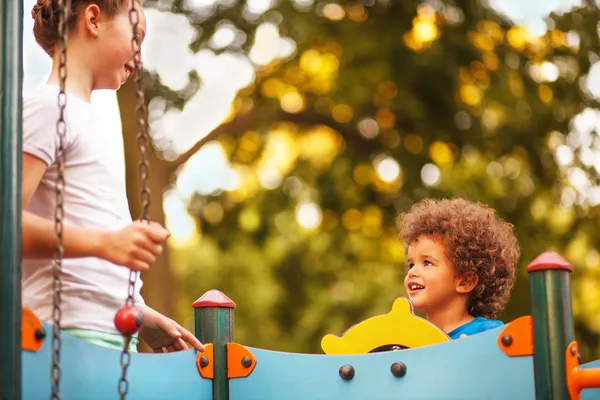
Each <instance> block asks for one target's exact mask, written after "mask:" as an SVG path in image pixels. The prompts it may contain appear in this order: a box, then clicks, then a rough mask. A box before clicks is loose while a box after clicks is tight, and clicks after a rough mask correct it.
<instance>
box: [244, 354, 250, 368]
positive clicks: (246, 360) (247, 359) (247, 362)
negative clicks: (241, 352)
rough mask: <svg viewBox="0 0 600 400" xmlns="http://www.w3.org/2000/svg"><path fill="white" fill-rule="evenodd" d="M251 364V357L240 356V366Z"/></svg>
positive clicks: (247, 366)
mask: <svg viewBox="0 0 600 400" xmlns="http://www.w3.org/2000/svg"><path fill="white" fill-rule="evenodd" d="M251 366H252V359H251V358H250V357H248V356H244V357H242V367H244V368H250V367H251Z"/></svg>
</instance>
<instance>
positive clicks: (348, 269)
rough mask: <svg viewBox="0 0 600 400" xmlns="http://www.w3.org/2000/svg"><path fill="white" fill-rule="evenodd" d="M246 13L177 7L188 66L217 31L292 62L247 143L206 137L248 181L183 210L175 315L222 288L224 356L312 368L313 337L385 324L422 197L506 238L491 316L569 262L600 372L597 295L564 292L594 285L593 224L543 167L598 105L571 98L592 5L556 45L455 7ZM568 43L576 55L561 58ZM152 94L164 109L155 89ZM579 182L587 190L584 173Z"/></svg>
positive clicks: (391, 4) (268, 72)
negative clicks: (503, 275)
mask: <svg viewBox="0 0 600 400" xmlns="http://www.w3.org/2000/svg"><path fill="white" fill-rule="evenodd" d="M148 3H150V5H151V4H152V2H148ZM222 3H224V2H222ZM298 3H300V2H298ZM244 4H245V2H238V1H229V2H227V5H223V4H221V5H219V6H215V7H214V8H213V9H211V10H209V11H207V12H205V13H204V14H199V13H198V12H192V11H189V10H185V9H183V8H182V6H181V3H180V2H173V11H175V12H177V13H184V14H187V15H189V16H190V19H191V20H192V21H195V23H196V25H195V26H196V27H197V28H198V32H199V35H198V39H197V40H196V41H195V42H194V43H192V44H191V46H192V49H194V50H197V49H199V48H203V47H208V39H209V38H210V37H211V35H212V34H213V33H214V31H215V29H217V27H218V26H219V23H222V22H223V21H225V20H227V21H229V22H230V23H232V24H233V25H235V26H236V27H237V29H240V30H242V31H243V32H244V33H245V34H246V36H247V38H248V40H247V41H246V42H245V44H244V45H243V46H241V47H240V48H239V49H235V50H231V49H229V50H230V51H239V52H243V53H244V54H248V52H249V51H250V48H251V45H252V42H253V40H250V39H251V38H254V36H255V32H256V29H257V27H258V26H260V24H261V23H264V22H269V21H276V23H277V28H278V30H279V34H280V35H281V36H282V37H289V38H291V39H293V40H294V41H295V43H296V51H295V52H294V53H293V54H292V55H291V56H290V57H289V58H287V59H285V60H275V61H272V62H271V63H270V64H268V65H267V66H264V67H257V69H256V73H257V78H256V81H255V83H254V84H253V85H252V86H251V87H250V88H247V89H245V90H244V91H242V92H241V93H240V94H239V98H238V101H237V102H236V104H237V107H236V114H235V116H234V119H236V118H237V119H241V118H245V119H246V121H245V123H244V129H242V130H239V129H238V130H232V131H226V133H225V134H223V135H221V136H220V137H219V138H218V139H217V140H218V141H219V143H221V144H222V146H223V147H224V149H226V151H227V154H228V155H229V157H230V161H231V163H232V165H233V166H234V167H236V168H239V169H242V170H243V171H246V172H245V174H242V175H241V176H242V177H243V178H244V183H243V184H242V186H243V187H242V188H238V189H236V190H234V191H232V192H219V193H215V194H213V195H210V196H204V197H200V196H198V198H196V199H195V200H194V204H200V206H199V207H196V206H194V207H191V208H190V210H193V211H192V212H194V213H195V215H196V216H197V218H198V226H199V228H200V230H201V232H202V233H201V238H200V240H199V241H198V242H197V243H196V244H194V245H193V246H192V245H190V246H188V247H185V248H182V249H178V250H176V251H175V252H174V256H173V257H174V264H175V265H177V267H178V271H179V278H180V281H181V285H182V289H183V292H182V297H184V298H185V299H186V302H187V301H188V300H189V302H191V301H192V300H193V298H195V297H198V296H199V295H200V294H202V293H203V292H204V291H206V290H208V289H211V288H218V289H220V290H222V291H223V292H225V293H226V294H227V295H228V296H230V297H231V298H232V299H233V300H234V301H235V302H236V303H237V305H238V308H237V310H236V329H237V330H236V335H237V337H236V340H238V341H240V342H244V343H247V344H249V345H252V346H260V347H265V348H270V349H278V350H288V351H307V352H318V351H320V350H319V349H320V346H319V342H320V338H321V337H322V336H323V335H324V334H326V333H329V332H332V333H336V334H341V333H342V332H343V331H344V330H345V329H346V328H348V327H349V326H351V325H352V324H354V323H356V322H358V321H360V320H362V319H364V318H366V317H368V316H371V315H374V314H376V313H383V312H387V311H388V310H389V309H390V307H391V304H392V302H393V300H394V299H395V298H396V297H398V296H402V295H403V294H404V291H403V287H402V281H403V273H404V266H403V261H404V255H403V245H402V244H401V243H398V242H397V241H396V228H395V219H396V216H397V214H398V212H400V211H402V210H405V209H406V208H407V207H409V206H410V205H411V204H412V203H414V202H415V201H417V200H419V199H421V198H424V197H428V196H436V197H439V196H462V197H466V198H469V199H471V200H476V201H482V202H484V203H487V204H489V205H491V206H493V207H494V208H495V209H496V210H497V211H498V213H499V215H501V216H502V217H503V218H505V219H507V220H508V221H510V222H512V223H513V224H514V225H515V228H516V232H517V235H518V238H519V242H520V244H521V247H522V253H523V256H522V260H521V263H520V274H519V280H518V283H517V285H516V287H515V289H514V291H513V295H512V299H511V302H510V303H509V305H508V307H507V309H506V311H505V313H504V314H503V315H502V317H503V318H504V319H505V320H510V319H513V318H515V317H517V316H519V315H523V314H528V313H529V291H528V282H527V274H526V272H525V268H524V267H525V266H526V265H527V263H528V262H530V261H531V260H533V258H535V257H536V256H537V255H538V254H539V253H541V252H542V251H544V250H546V249H554V250H556V251H558V252H559V253H561V254H563V255H566V256H567V257H569V258H570V259H571V261H572V262H573V263H574V266H575V272H574V273H573V281H574V283H573V287H574V294H573V299H574V300H573V301H574V307H575V314H576V318H577V321H576V329H577V334H578V338H579V340H581V341H582V346H583V350H584V352H585V353H584V355H586V356H588V357H589V356H594V357H598V355H599V354H600V353H599V350H600V349H599V348H598V332H599V331H600V326H598V325H597V324H596V325H593V324H592V323H591V322H590V321H592V315H593V314H595V313H597V312H598V311H600V294H599V293H596V294H594V295H593V296H592V295H590V294H589V293H583V292H582V291H580V290H579V289H578V288H580V287H587V286H585V285H584V284H583V283H582V282H588V283H589V282H594V281H595V282H597V281H598V279H599V276H598V273H597V272H595V271H594V270H593V269H587V268H585V265H586V264H588V265H589V264H590V263H592V264H593V265H591V266H593V267H598V266H600V262H599V261H598V257H597V255H596V256H595V257H596V258H594V254H597V253H594V251H593V249H594V248H598V245H599V244H600V243H599V242H598V238H599V237H600V235H599V234H598V233H599V228H598V226H599V225H598V223H597V221H598V208H597V207H592V206H588V205H585V204H579V205H578V204H575V205H571V204H567V205H561V196H563V193H564V191H565V188H569V187H570V183H569V182H568V180H567V179H566V178H565V173H564V170H563V169H561V168H559V167H558V165H557V163H556V160H555V157H554V153H553V151H554V150H555V148H556V145H555V144H553V143H554V142H556V141H557V140H558V141H561V140H564V135H566V134H568V133H569V132H570V131H571V127H570V125H569V123H570V121H571V119H572V118H573V117H574V116H575V115H576V114H578V113H579V112H581V111H582V110H583V108H585V107H595V106H596V103H595V101H594V100H592V99H591V98H590V97H589V96H588V95H587V94H586V93H585V91H584V90H580V88H579V86H578V85H579V84H578V82H579V80H580V79H581V78H582V77H584V76H585V75H586V74H587V73H588V71H589V68H590V65H591V62H590V56H589V54H591V53H597V52H598V51H599V50H600V45H599V42H598V35H597V32H596V23H597V20H598V16H599V15H598V10H597V9H596V8H595V7H590V8H587V9H579V10H574V11H573V12H571V13H568V14H565V15H562V16H553V17H552V20H553V21H554V24H555V29H554V30H553V31H551V32H549V33H548V34H547V35H546V36H543V37H541V38H538V39H532V38H528V37H527V34H526V32H525V31H523V30H522V29H519V28H517V27H514V26H512V25H511V24H510V23H509V22H508V21H506V20H504V19H502V18H501V17H500V16H498V15H497V14H495V13H494V12H493V10H490V9H488V8H486V7H484V6H482V5H481V4H479V3H477V2H474V1H466V0H462V1H458V0H457V1H438V2H431V4H437V5H438V6H439V7H438V8H437V9H436V10H433V9H432V8H426V7H425V6H424V5H423V4H421V2H420V1H415V0H410V1H408V0H407V1H385V0H371V1H360V2H356V1H342V2H338V3H331V4H333V6H332V5H331V4H330V5H329V6H326V5H325V3H322V2H315V4H314V5H311V6H308V7H304V8H302V7H299V6H295V5H294V4H296V3H294V2H293V1H284V0H282V1H279V2H277V3H276V5H275V6H274V7H273V8H272V9H271V10H270V11H268V12H267V13H265V14H264V15H262V16H260V17H258V18H257V19H255V20H251V19H250V20H249V19H245V18H244V15H245V14H244ZM326 7H330V8H329V9H328V11H327V10H326ZM417 10H419V11H417ZM336 12H337V13H338V14H336ZM340 12H342V13H343V17H342V18H341V19H339V18H338V17H339V15H340V14H339V13H340ZM327 16H329V18H327ZM569 31H572V33H571V35H573V34H574V33H577V35H578V37H579V39H580V40H579V44H575V45H574V44H569V43H568V40H567V32H569ZM227 50H228V49H225V50H221V51H227ZM543 61H551V62H554V63H556V65H559V67H560V68H559V70H560V74H559V76H558V78H557V79H556V80H549V81H540V79H539V78H536V77H535V74H533V73H532V68H534V66H535V65H538V64H539V63H541V62H543ZM561 66H562V67H561ZM534 78H536V79H534ZM290 94H291V95H290ZM155 95H161V96H163V97H165V98H166V99H167V100H168V99H177V98H178V97H177V96H173V93H172V92H170V91H169V90H168V88H165V87H162V86H160V85H158V86H156V87H155ZM286 96H287V97H286ZM168 101H169V100H168ZM171 104H173V106H177V104H178V103H177V101H176V100H173V101H172V102H171ZM365 121H366V122H365ZM553 138H554V139H553ZM595 140H596V141H598V140H599V139H598V138H597V137H596V138H595ZM270 146H275V147H274V148H275V149H279V150H275V151H274V152H273V151H272V149H271V148H270ZM277 146H279V147H277ZM282 149H283V150H282ZM278 152H279V153H278ZM281 152H283V153H284V155H283V156H281ZM286 152H287V153H286ZM278 156H279V158H278ZM386 158H388V160H395V161H396V162H397V163H398V165H399V167H400V173H399V174H398V176H397V177H395V178H394V179H388V180H385V179H382V177H381V176H378V175H377V172H376V170H377V168H378V163H381V160H383V159H386ZM286 160H287V161H286ZM277 163H279V164H277ZM265 165H266V166H267V167H268V166H269V165H271V166H273V165H274V166H273V168H275V169H276V170H277V173H279V174H280V175H281V176H282V179H281V183H280V184H279V185H274V186H275V187H274V188H270V189H266V188H264V187H261V186H260V185H259V184H258V181H259V180H258V178H257V176H259V175H260V173H261V171H262V170H263V169H264V168H265ZM425 165H428V167H427V168H428V171H429V172H430V173H434V174H435V171H436V170H437V171H439V173H440V178H439V181H438V182H437V183H430V184H429V185H427V184H425V183H424V181H423V174H425V171H426V170H427V169H426V170H423V167H424V166H425ZM580 167H581V168H582V169H583V170H584V171H585V173H586V174H587V176H588V177H589V179H590V181H591V182H592V183H593V184H595V185H597V183H598V179H597V175H596V173H595V171H594V170H593V168H589V167H586V166H585V165H580ZM432 171H433V172H432ZM428 179H432V178H428ZM432 180H433V181H435V179H432ZM305 203H314V204H317V205H318V207H319V209H320V211H321V215H322V220H321V223H320V225H319V226H318V227H317V228H314V229H305V228H302V227H301V226H300V225H299V223H298V222H297V217H296V213H297V212H298V210H299V207H300V206H301V205H302V204H305ZM590 260H591V261H590ZM592 286H593V285H592ZM595 290H596V291H597V289H595ZM590 301H591V302H592V303H593V304H592V303H589V302H590Z"/></svg>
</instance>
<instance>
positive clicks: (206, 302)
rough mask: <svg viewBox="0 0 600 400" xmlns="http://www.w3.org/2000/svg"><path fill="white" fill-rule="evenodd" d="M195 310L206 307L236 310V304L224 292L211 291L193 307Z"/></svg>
mask: <svg viewBox="0 0 600 400" xmlns="http://www.w3.org/2000/svg"><path fill="white" fill-rule="evenodd" d="M192 307H194V308H205V307H223V308H235V303H234V302H233V300H231V299H230V298H229V297H227V296H226V295H225V294H224V293H223V292H221V291H220V290H217V289H211V290H209V291H208V292H206V293H204V294H203V295H202V296H200V298H199V299H198V300H196V301H195V302H194V304H193V305H192Z"/></svg>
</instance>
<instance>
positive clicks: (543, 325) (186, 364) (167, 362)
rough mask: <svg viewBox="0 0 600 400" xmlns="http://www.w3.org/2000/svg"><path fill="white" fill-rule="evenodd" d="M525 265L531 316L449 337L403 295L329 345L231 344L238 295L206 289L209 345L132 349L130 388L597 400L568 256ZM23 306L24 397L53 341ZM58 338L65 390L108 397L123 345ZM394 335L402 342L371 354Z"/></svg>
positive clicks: (155, 394)
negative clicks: (581, 345)
mask: <svg viewBox="0 0 600 400" xmlns="http://www.w3.org/2000/svg"><path fill="white" fill-rule="evenodd" d="M528 271H529V274H530V287H531V300H532V304H533V306H532V310H531V311H532V315H531V316H524V317H521V318H518V319H516V320H514V321H512V322H510V323H508V324H506V325H505V326H502V327H499V328H496V329H493V330H490V331H487V332H483V333H480V334H477V335H473V336H471V337H467V338H464V339H459V340H454V341H450V340H449V339H448V337H447V336H446V335H445V334H444V333H443V332H442V331H440V330H439V329H438V328H437V327H435V326H433V325H432V324H430V323H429V322H427V321H425V320H423V319H421V318H418V317H416V316H414V314H412V307H411V306H410V303H409V302H408V300H407V299H404V298H400V299H397V300H396V302H395V303H394V305H393V307H392V311H391V312H390V313H389V314H386V315H381V316H375V317H373V318H370V319H367V320H366V321H363V322H361V323H359V324H358V325H356V326H354V327H352V328H351V329H350V330H349V331H347V332H346V334H345V335H344V336H342V337H340V338H338V337H336V336H333V335H327V336H325V337H324V338H323V340H322V342H321V343H322V348H323V350H324V352H325V353H326V354H295V353H285V352H278V351H271V350H265V349H259V348H253V347H247V346H243V345H241V344H238V343H235V342H234V341H233V330H234V324H233V317H234V315H233V314H234V309H235V303H234V302H233V301H231V300H230V299H229V298H228V297H227V296H225V295H224V294H223V293H221V292H219V291H217V290H211V291H209V292H207V293H205V294H204V295H203V296H202V297H200V298H199V299H198V300H197V301H196V302H195V303H194V304H193V307H194V313H195V334H196V336H197V337H198V339H200V340H201V341H202V342H203V343H205V344H206V349H205V351H204V352H201V353H198V352H197V351H195V350H188V351H184V352H179V353H169V354H158V355H157V354H132V355H131V366H130V369H129V373H128V379H129V393H128V398H130V399H163V398H164V399H166V398H168V399H186V400H189V399H198V400H213V399H214V400H226V399H230V400H250V399H257V400H258V399H261V400H279V399H289V400H296V399H298V400H300V399H323V400H325V399H327V400H331V399H344V400H359V399H360V400H364V399H369V400H370V399H376V400H377V399H381V400H383V399H418V400H421V399H431V400H438V399H445V400H459V399H460V400H470V399H473V400H479V399H497V400H506V399H510V398H513V399H519V400H521V399H522V400H529V399H530V400H533V399H536V400H547V399H571V400H575V399H582V400H592V399H600V389H599V388H600V360H599V361H594V362H591V363H587V364H584V365H579V361H578V355H579V352H578V347H577V341H575V340H574V337H573V336H574V332H573V327H572V326H573V325H572V324H573V321H572V316H571V293H570V272H571V266H570V265H569V264H568V263H567V262H566V261H565V260H563V259H562V258H561V257H560V256H558V255H557V254H555V253H544V254H542V255H540V256H539V257H538V258H536V259H535V260H534V261H533V262H532V263H531V264H530V265H529V266H528ZM13 308H14V309H15V310H17V309H18V305H17V304H15V307H13ZM22 312H23V336H22V347H23V354H22V356H23V366H22V373H23V383H22V390H23V392H22V393H23V399H28V400H29V399H35V400H37V399H47V398H48V396H49V394H50V389H51V387H50V386H51V385H50V381H49V379H48V370H49V368H50V365H51V348H50V343H49V341H48V340H45V339H44V334H43V332H46V331H48V330H49V329H50V327H49V326H48V325H47V324H45V323H43V322H39V321H38V320H37V318H35V315H33V313H31V312H30V311H28V310H23V311H22ZM62 338H63V354H62V374H63V378H62V383H61V388H62V396H63V398H64V399H65V400H67V399H81V398H85V399H89V400H96V399H98V400H105V399H111V398H115V396H116V390H115V386H116V382H117V380H118V378H119V373H120V368H119V351H116V350H111V349H105V348H102V347H98V346H95V345H92V344H90V343H87V342H85V341H83V340H80V339H77V338H75V337H72V336H70V335H68V334H63V336H62ZM392 346H398V347H399V348H405V349H404V350H401V351H384V352H375V353H372V352H373V351H377V350H378V349H381V348H384V349H386V348H387V349H389V348H391V347H392ZM369 353H371V354H369ZM3 354H6V353H4V347H3ZM593 387H595V389H594V388H593ZM0 390H4V388H0Z"/></svg>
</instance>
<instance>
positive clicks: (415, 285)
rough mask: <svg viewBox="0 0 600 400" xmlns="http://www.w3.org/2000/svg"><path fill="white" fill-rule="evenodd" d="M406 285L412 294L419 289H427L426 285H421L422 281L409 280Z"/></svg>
mask: <svg viewBox="0 0 600 400" xmlns="http://www.w3.org/2000/svg"><path fill="white" fill-rule="evenodd" d="M406 287H408V291H409V292H410V293H411V294H412V293H416V292H418V291H419V290H423V289H425V286H424V285H421V284H420V283H416V282H409V283H408V284H407V285H406Z"/></svg>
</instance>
